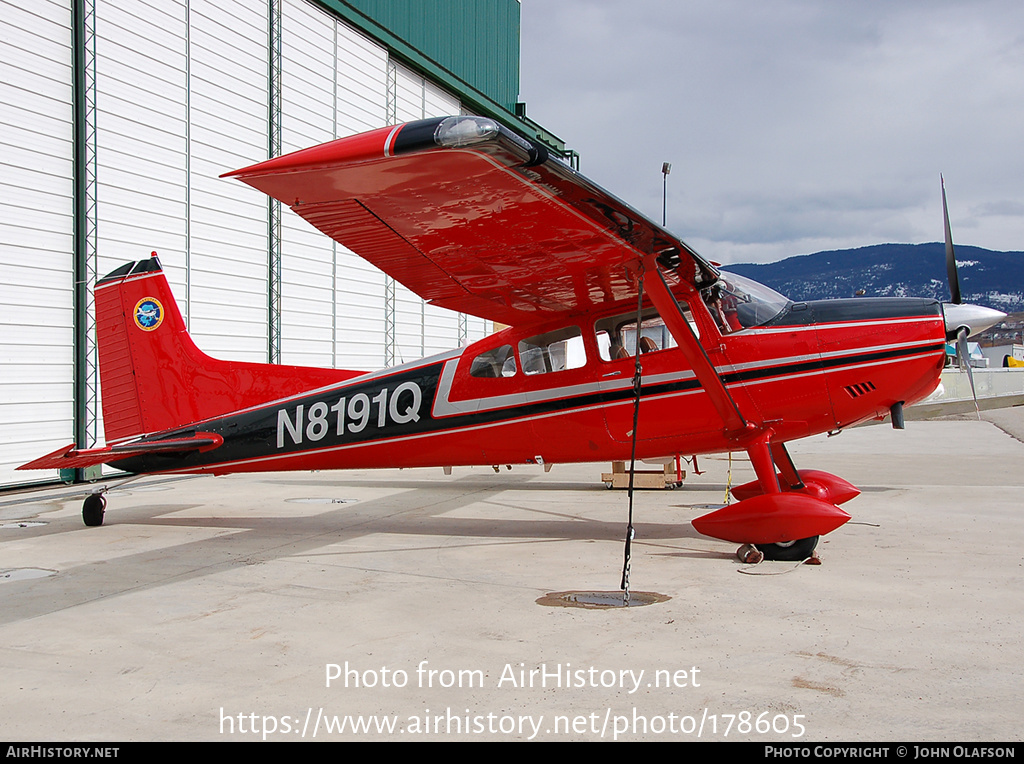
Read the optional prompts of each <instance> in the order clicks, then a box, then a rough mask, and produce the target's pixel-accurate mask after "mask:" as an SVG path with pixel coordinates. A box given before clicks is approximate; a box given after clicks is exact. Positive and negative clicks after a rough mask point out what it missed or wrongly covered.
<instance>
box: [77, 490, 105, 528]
mask: <svg viewBox="0 0 1024 764" xmlns="http://www.w3.org/2000/svg"><path fill="white" fill-rule="evenodd" d="M106 507H107V499H106V497H105V496H104V495H103V494H100V493H94V494H91V495H90V496H88V497H87V498H86V500H85V501H84V502H83V503H82V522H84V523H85V524H86V525H88V526H89V527H90V528H94V527H96V526H98V525H103V514H104V510H105V509H106Z"/></svg>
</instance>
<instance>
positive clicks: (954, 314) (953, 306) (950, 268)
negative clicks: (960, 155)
mask: <svg viewBox="0 0 1024 764" xmlns="http://www.w3.org/2000/svg"><path fill="white" fill-rule="evenodd" d="M939 182H940V184H941V185H942V222H943V226H944V228H945V232H946V277H947V279H948V280H949V295H950V302H949V303H946V304H944V305H943V306H942V310H943V314H944V315H945V319H946V339H947V340H952V339H954V338H955V339H956V357H957V363H958V364H959V366H960V369H961V370H966V371H967V380H968V381H969V382H970V383H971V396H972V397H973V398H974V410H975V411H976V412H977V413H978V419H981V408H980V407H979V406H978V391H977V389H976V388H975V387H974V372H973V371H972V370H971V359H970V354H969V351H968V348H967V338H968V337H970V336H971V335H972V334H975V333H977V332H980V331H984V330H985V329H987V328H988V327H990V326H992V324H994V323H995V322H996V321H998V320H999V319H1001V318H1005V317H1006V314H1005V313H1001V312H1000V311H998V310H993V309H992V308H985V307H983V306H981V305H964V304H963V301H962V299H961V297H960V277H959V275H958V274H957V270H956V255H955V254H954V253H953V234H952V233H951V232H950V229H949V208H948V207H947V206H946V180H945V178H943V177H942V176H941V175H940V176H939Z"/></svg>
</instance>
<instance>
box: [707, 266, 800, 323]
mask: <svg viewBox="0 0 1024 764" xmlns="http://www.w3.org/2000/svg"><path fill="white" fill-rule="evenodd" d="M701 296H702V297H703V298H704V302H705V304H706V305H707V306H708V310H710V311H711V315H712V317H713V318H714V319H715V323H717V324H718V328H719V329H721V330H722V333H723V334H729V333H731V332H738V331H740V330H742V329H749V328H750V327H752V326H761V325H762V324H766V323H767V322H769V321H771V320H772V319H773V318H775V317H776V316H777V315H779V313H781V312H782V310H783V309H784V308H785V307H786V305H788V304H789V300H787V299H786V298H785V297H783V296H782V295H781V294H779V293H778V292H776V291H775V290H774V289H769V288H768V287H766V286H765V285H764V284H758V283H757V282H756V281H753V280H751V279H748V278H745V277H744V276H738V275H736V274H735V273H727V272H725V271H722V272H721V278H719V280H718V281H716V282H715V283H714V284H712V285H711V286H710V287H707V288H706V289H702V290H701Z"/></svg>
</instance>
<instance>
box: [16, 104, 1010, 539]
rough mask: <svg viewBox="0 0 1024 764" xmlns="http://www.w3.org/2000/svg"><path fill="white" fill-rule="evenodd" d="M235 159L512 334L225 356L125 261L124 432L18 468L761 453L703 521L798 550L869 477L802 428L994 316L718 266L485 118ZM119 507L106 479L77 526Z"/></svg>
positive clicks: (118, 299) (109, 286)
mask: <svg viewBox="0 0 1024 764" xmlns="http://www.w3.org/2000/svg"><path fill="white" fill-rule="evenodd" d="M229 175H231V176H234V177H237V178H239V179H240V180H242V181H244V182H246V183H248V184H249V185H251V186H253V187H255V188H257V189H260V190H262V191H264V192H266V193H267V194H269V195H271V196H272V197H274V198H275V199H278V200H280V201H281V202H283V203H284V204H287V205H288V206H290V207H291V208H292V209H293V210H294V211H295V212H297V213H298V214H299V215H300V216H302V217H303V218H305V219H306V220H307V221H309V222H310V223H311V224H312V225H314V226H315V227H317V228H318V229H320V230H321V231H323V232H324V233H326V234H327V235H328V236H331V237H332V238H334V239H335V240H337V241H338V242H340V243H342V244H343V245H345V246H346V247H348V248H349V249H351V250H353V251H354V252H356V253H358V254H359V255H360V256H362V257H363V258H365V259H367V260H368V261H370V262H371V263H373V264H374V265H376V266H377V267H379V268H380V269H381V270H383V271H384V272H386V273H388V274H389V275H391V276H392V277H394V278H395V279H396V280H398V281H400V282H401V283H403V284H405V285H406V286H407V287H409V288H410V289H411V290H413V291H414V292H416V293H417V294H419V295H420V296H421V297H423V298H424V299H426V300H429V301H430V302H431V303H433V304H435V305H439V306H441V307H444V308H449V309H451V310H454V311H461V312H463V313H467V314H470V315H474V316H480V317H483V318H486V319H490V320H493V321H497V322H501V323H503V324H507V325H508V326H509V328H507V329H504V330H502V331H499V332H497V333H495V334H492V335H491V336H489V337H487V338H485V339H482V340H480V341H478V342H475V343H473V344H471V345H469V346H468V347H463V348H460V349H457V350H453V351H450V352H448V353H443V354H441V355H437V356H433V357H430V358H425V359H422V360H420V361H416V362H414V363H409V364H405V365H402V366H398V367H395V368H390V369H384V370H381V371H377V372H372V373H363V372H357V371H345V370H338V369H314V368H303V367H295V366H278V365H269V364H254V363H240V362H231V361H221V360H216V359H213V358H210V357H209V356H207V355H205V354H204V353H203V352H202V351H200V350H199V349H198V348H197V347H196V345H195V344H194V343H193V342H192V340H191V338H190V337H189V335H188V333H187V331H186V328H185V324H184V321H183V320H182V317H181V314H180V312H179V310H178V308H177V306H176V304H175V302H174V298H173V296H172V294H171V291H170V289H169V286H168V283H167V280H166V278H165V276H164V274H163V272H162V270H161V267H160V263H159V261H158V260H157V259H156V258H155V257H153V258H150V259H146V260H142V261H140V262H138V263H128V264H125V265H124V266H122V267H120V268H118V269H117V270H115V271H114V272H112V273H110V274H109V275H107V276H105V277H104V278H102V279H101V280H100V281H99V282H98V283H97V285H96V291H95V304H96V316H97V327H98V343H99V363H100V379H101V387H102V393H103V395H102V400H103V422H104V428H105V436H106V443H107V445H106V446H104V447H100V448H77V447H75V446H73V445H72V446H67V447H64V448H61V449H59V450H57V451H55V452H53V453H51V454H49V455H47V456H44V457H41V458H39V459H36V460H35V461H33V462H30V463H29V464H26V465H24V466H23V467H21V468H20V469H60V468H80V467H86V466H89V465H94V464H100V463H106V464H110V465H112V466H114V467H116V468H119V469H123V470H126V471H128V472H132V473H163V474H168V473H212V474H218V475H219V474H226V473H232V472H260V471H279V470H327V469H343V468H374V467H427V466H452V465H494V464H515V463H536V464H550V463H558V462H562V463H568V462H592V461H609V460H628V459H629V458H630V456H631V455H632V453H633V448H634V446H635V455H636V457H637V458H648V457H659V456H664V455H665V454H707V453H716V452H718V453H722V452H731V451H746V452H747V454H749V456H750V460H751V463H752V464H753V467H754V470H755V473H756V475H757V479H756V480H755V481H753V482H751V483H748V484H746V485H743V486H739V487H737V488H734V489H733V494H734V496H735V497H736V499H737V500H738V501H737V502H736V503H733V504H731V505H729V506H726V507H724V508H722V509H719V510H717V511H714V512H711V513H710V514H707V515H705V516H703V517H700V518H698V519H696V520H694V521H693V526H694V527H695V528H696V529H697V530H698V531H699V532H701V533H703V534H705V535H708V536H712V537H715V538H719V539H724V540H727V541H732V542H736V543H753V544H756V545H757V546H758V547H759V548H760V549H761V550H762V551H764V552H765V553H766V555H767V556H769V557H774V558H776V559H803V558H805V557H806V556H808V555H809V554H810V552H811V551H812V550H813V548H814V545H815V544H816V543H817V540H818V537H819V536H820V535H822V534H825V533H829V532H830V531H833V530H835V529H836V528H838V527H839V526H840V525H842V524H843V523H845V522H846V521H847V520H848V519H849V515H848V514H847V513H846V512H844V511H843V510H842V509H840V508H839V507H838V506H837V505H839V504H842V503H843V502H845V501H847V500H849V499H851V498H853V497H854V496H856V495H857V493H858V491H857V489H856V488H854V487H853V486H852V485H850V484H849V483H847V482H846V481H845V480H843V479H842V478H839V477H836V476H834V475H830V474H828V473H825V472H820V471H815V470H797V469H796V467H795V466H794V464H793V461H792V459H791V458H790V456H789V454H788V452H787V450H786V445H785V444H786V443H787V442H788V441H791V440H795V439H797V438H803V437H806V436H809V435H814V434H816V433H821V432H828V431H834V430H840V429H843V428H845V427H850V426H852V425H854V424H856V423H858V422H862V421H865V420H868V419H881V418H883V417H885V416H887V415H888V416H891V417H892V419H893V423H894V425H895V426H901V425H902V408H903V406H906V405H909V404H911V403H914V402H915V401H918V400H920V399H922V398H924V397H925V396H927V395H928V394H929V393H931V392H932V391H933V390H934V389H935V388H936V386H937V385H938V383H939V372H940V371H941V369H942V366H943V362H944V360H945V342H946V340H947V338H948V337H953V336H958V335H963V336H964V338H965V337H966V333H968V332H974V331H979V330H980V329H981V328H983V327H984V326H987V325H989V324H991V323H993V322H994V321H995V320H997V319H998V317H999V316H1001V315H1002V314H999V313H997V312H996V311H990V310H988V309H985V308H977V307H975V306H968V305H946V306H943V305H942V304H940V303H939V302H937V301H935V300H930V299H903V298H893V299H882V298H869V299H844V300H828V301H815V302H801V303H793V302H791V301H789V300H787V299H786V298H785V297H783V296H781V295H779V294H778V293H776V292H774V291H772V290H770V289H768V288H767V287H764V286H762V285H760V284H757V283H755V282H752V281H749V280H747V279H743V278H741V277H739V276H735V275H732V274H728V273H724V272H720V271H719V270H718V269H717V268H716V267H715V266H714V265H712V264H711V263H710V262H708V261H706V260H705V259H703V258H702V257H701V256H700V255H698V254H697V253H696V252H694V251H693V250H692V249H691V248H690V247H688V246H687V245H686V244H685V243H684V242H682V241H681V240H680V239H678V238H676V237H675V236H674V235H673V234H671V233H670V232H669V231H667V230H665V229H664V228H663V227H661V226H658V225H657V224H655V223H653V222H651V221H650V220H648V219H647V218H645V217H644V216H643V215H641V214H640V213H638V212H637V211H636V210H634V209H632V208H630V207H629V206H628V205H626V204H625V203H623V202H622V201H620V200H619V199H617V198H615V197H614V196H612V195H611V194H609V193H608V192H606V191H604V190H603V189H601V188H599V187H598V186H596V185H595V184H593V183H592V182H590V181H589V180H587V179H586V178H585V177H583V176H582V175H580V174H579V173H577V172H575V171H574V170H572V169H571V168H569V167H568V166H566V165H565V164H563V163H562V162H561V161H558V160H556V159H553V158H550V157H548V154H547V152H546V151H545V149H544V148H543V147H540V146H537V145H534V144H531V143H529V142H527V141H525V140H524V139H523V138H521V137H519V136H518V135H516V134H514V133H512V132H511V131H509V130H508V129H507V128H505V127H503V126H500V125H499V124H498V123H496V122H494V121H492V120H489V119H485V118H481V117H447V118H439V119H429V120H422V121H418V122H410V123H407V124H403V125H398V126H394V127H386V128H382V129H379V130H374V131H371V132H368V133H364V134H362V135H356V136H352V137H350V138H342V139H340V140H336V141H332V142H330V143H326V144H323V145H321V146H316V147H313V148H310V149H306V150H303V151H298V152H295V153H292V154H288V155H286V156H281V157H277V158H275V159H270V160H268V161H265V162H261V163H259V164H256V165H253V166H251V167H247V168H245V169H242V170H238V171H236V172H233V173H229ZM943 202H944V203H945V197H944V196H943ZM949 250H950V252H951V245H950V247H949ZM952 277H953V278H955V271H954V272H953V276H952ZM954 303H959V295H958V290H957V293H955V294H954ZM944 307H945V311H944ZM638 353H639V357H637V355H638ZM635 406H638V411H637V412H636V414H637V417H636V418H634V413H635V412H634V407H635ZM634 422H637V424H634ZM104 508H105V499H104V498H103V496H102V494H94V495H91V496H90V497H89V498H88V499H87V500H86V502H85V506H84V508H83V519H84V520H85V523H86V525H101V524H102V522H103V516H104Z"/></svg>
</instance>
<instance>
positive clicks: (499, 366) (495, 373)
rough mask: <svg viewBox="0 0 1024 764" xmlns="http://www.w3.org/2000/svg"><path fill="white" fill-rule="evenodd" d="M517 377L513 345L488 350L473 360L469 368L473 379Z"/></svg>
mask: <svg viewBox="0 0 1024 764" xmlns="http://www.w3.org/2000/svg"><path fill="white" fill-rule="evenodd" d="M515 375H516V357H515V354H513V352H512V346H511V345H502V346H501V347H497V348H494V350H488V351H487V352H485V353H481V354H480V355H478V356H477V357H476V358H474V359H473V363H472V364H470V367H469V376H471V377H492V378H493V377H514V376H515Z"/></svg>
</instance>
